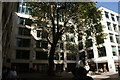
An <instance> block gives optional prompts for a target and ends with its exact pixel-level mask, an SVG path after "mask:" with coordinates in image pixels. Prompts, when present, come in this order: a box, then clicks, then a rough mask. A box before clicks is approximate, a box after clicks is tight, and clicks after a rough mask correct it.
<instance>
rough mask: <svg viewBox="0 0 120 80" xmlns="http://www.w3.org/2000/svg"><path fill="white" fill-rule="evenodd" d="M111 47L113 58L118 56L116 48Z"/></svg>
mask: <svg viewBox="0 0 120 80" xmlns="http://www.w3.org/2000/svg"><path fill="white" fill-rule="evenodd" d="M111 47H112V53H113V56H117V54H116V46H111Z"/></svg>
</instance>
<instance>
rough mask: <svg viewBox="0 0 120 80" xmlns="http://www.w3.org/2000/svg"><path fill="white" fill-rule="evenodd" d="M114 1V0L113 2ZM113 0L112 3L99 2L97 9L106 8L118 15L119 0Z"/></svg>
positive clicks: (119, 9) (119, 10)
mask: <svg viewBox="0 0 120 80" xmlns="http://www.w3.org/2000/svg"><path fill="white" fill-rule="evenodd" d="M94 1H97V0H94ZM113 1H114V0H113ZM113 1H112V0H111V1H110V0H109V1H108V2H107V1H102V0H101V1H100V0H99V1H97V5H96V6H97V7H105V8H108V9H110V10H112V11H115V12H117V13H120V2H118V1H117V0H115V1H114V2H113Z"/></svg>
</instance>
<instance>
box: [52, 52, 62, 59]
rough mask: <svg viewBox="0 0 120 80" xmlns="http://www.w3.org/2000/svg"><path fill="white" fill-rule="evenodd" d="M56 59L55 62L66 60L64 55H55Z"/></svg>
mask: <svg viewBox="0 0 120 80" xmlns="http://www.w3.org/2000/svg"><path fill="white" fill-rule="evenodd" d="M54 59H55V60H64V53H55V54H54Z"/></svg>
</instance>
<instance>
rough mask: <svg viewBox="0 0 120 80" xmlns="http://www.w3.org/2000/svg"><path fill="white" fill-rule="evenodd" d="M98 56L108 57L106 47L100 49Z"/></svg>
mask: <svg viewBox="0 0 120 80" xmlns="http://www.w3.org/2000/svg"><path fill="white" fill-rule="evenodd" d="M98 56H99V57H103V56H106V50H105V47H101V48H98Z"/></svg>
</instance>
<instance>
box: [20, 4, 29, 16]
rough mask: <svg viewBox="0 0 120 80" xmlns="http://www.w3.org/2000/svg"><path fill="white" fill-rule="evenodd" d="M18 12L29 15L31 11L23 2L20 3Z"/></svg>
mask: <svg viewBox="0 0 120 80" xmlns="http://www.w3.org/2000/svg"><path fill="white" fill-rule="evenodd" d="M18 12H19V13H25V14H29V10H28V7H27V6H26V3H22V2H21V3H19V8H18Z"/></svg>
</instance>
